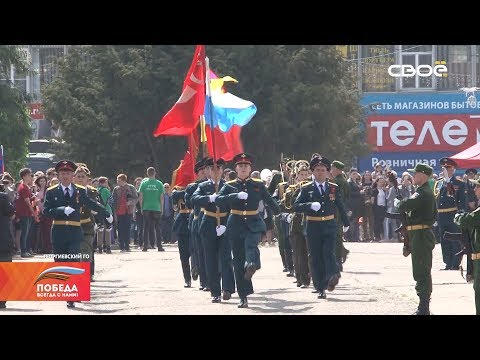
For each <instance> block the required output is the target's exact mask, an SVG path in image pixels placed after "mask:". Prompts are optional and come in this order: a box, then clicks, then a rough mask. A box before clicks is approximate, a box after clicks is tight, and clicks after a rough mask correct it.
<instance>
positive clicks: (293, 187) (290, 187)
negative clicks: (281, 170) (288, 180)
mask: <svg viewBox="0 0 480 360" xmlns="http://www.w3.org/2000/svg"><path fill="white" fill-rule="evenodd" d="M297 186H298V184H295V185H288V188H289V189H295V188H296V187H297Z"/></svg>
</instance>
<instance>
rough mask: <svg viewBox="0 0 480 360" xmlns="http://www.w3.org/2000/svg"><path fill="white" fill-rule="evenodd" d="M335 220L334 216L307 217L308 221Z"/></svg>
mask: <svg viewBox="0 0 480 360" xmlns="http://www.w3.org/2000/svg"><path fill="white" fill-rule="evenodd" d="M334 218H335V215H328V216H307V220H308V221H328V220H332V219H334Z"/></svg>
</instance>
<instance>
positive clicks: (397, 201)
mask: <svg viewBox="0 0 480 360" xmlns="http://www.w3.org/2000/svg"><path fill="white" fill-rule="evenodd" d="M399 204H400V200H398V199H397V198H395V199H394V200H393V206H395V207H396V208H398V205H399Z"/></svg>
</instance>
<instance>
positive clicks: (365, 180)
mask: <svg viewBox="0 0 480 360" xmlns="http://www.w3.org/2000/svg"><path fill="white" fill-rule="evenodd" d="M361 183H362V190H361V191H360V193H361V194H362V195H363V197H364V201H365V212H364V215H363V219H362V230H363V241H373V238H374V235H373V228H374V220H373V219H374V217H373V203H372V188H373V181H372V173H371V172H370V171H368V170H367V171H365V172H364V173H363V175H362V181H361Z"/></svg>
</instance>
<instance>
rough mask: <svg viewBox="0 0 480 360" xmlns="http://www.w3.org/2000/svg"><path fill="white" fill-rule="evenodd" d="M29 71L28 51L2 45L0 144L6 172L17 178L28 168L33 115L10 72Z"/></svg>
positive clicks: (0, 54)
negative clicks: (31, 116) (11, 80)
mask: <svg viewBox="0 0 480 360" xmlns="http://www.w3.org/2000/svg"><path fill="white" fill-rule="evenodd" d="M12 66H13V67H14V68H15V69H16V71H18V72H27V71H28V69H29V63H28V60H27V55H26V52H25V51H24V50H23V49H22V47H20V46H16V45H1V46H0V79H4V80H1V81H0V129H1V130H0V144H2V145H3V148H4V155H5V171H8V172H10V173H11V174H12V176H13V177H14V178H18V173H19V171H20V169H21V168H22V167H24V166H25V162H26V157H27V154H28V141H29V140H30V139H31V137H32V130H31V128H30V116H29V114H28V110H27V102H26V98H25V96H24V95H23V94H22V93H21V92H20V91H19V90H18V89H16V88H15V87H12V84H11V82H10V80H9V79H10V69H11V67H12Z"/></svg>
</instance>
